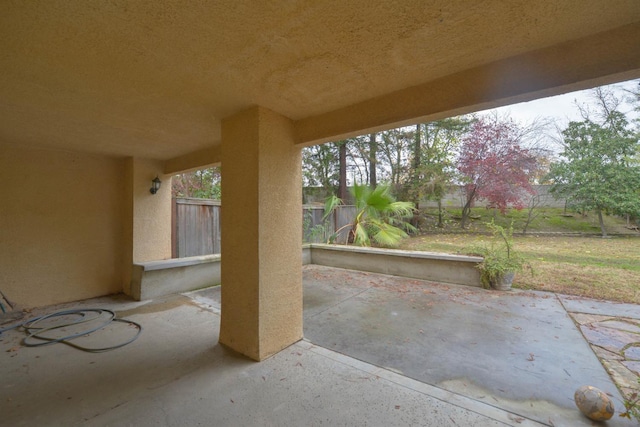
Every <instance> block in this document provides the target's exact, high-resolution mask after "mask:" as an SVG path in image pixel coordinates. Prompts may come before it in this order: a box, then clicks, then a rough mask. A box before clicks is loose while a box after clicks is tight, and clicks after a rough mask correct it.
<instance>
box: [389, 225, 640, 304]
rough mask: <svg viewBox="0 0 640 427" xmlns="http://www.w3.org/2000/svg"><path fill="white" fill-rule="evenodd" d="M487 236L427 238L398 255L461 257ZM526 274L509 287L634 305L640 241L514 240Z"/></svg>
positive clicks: (639, 296) (406, 244) (639, 298)
mask: <svg viewBox="0 0 640 427" xmlns="http://www.w3.org/2000/svg"><path fill="white" fill-rule="evenodd" d="M487 238H488V237H487V236H478V235H472V234H430V235H425V236H420V237H414V238H411V239H406V240H404V241H403V243H402V244H401V247H400V249H408V250H421V251H431V252H445V253H452V254H456V253H464V249H465V247H468V246H469V245H472V244H473V243H474V242H477V241H479V240H482V239H487ZM515 243H516V245H517V248H518V250H520V251H521V252H522V253H523V254H524V255H525V256H526V257H527V259H528V260H529V262H530V264H531V267H532V271H533V275H532V274H531V271H524V272H522V273H519V274H518V275H517V276H516V279H515V280H514V287H515V288H520V289H535V290H540V291H551V292H557V293H562V294H568V295H580V296H585V297H589V298H598V299H606V300H610V301H622V302H628V303H634V304H640V237H631V236H629V237H627V236H625V237H613V238H610V239H602V238H600V237H566V236H534V235H531V236H524V237H521V236H518V237H515Z"/></svg>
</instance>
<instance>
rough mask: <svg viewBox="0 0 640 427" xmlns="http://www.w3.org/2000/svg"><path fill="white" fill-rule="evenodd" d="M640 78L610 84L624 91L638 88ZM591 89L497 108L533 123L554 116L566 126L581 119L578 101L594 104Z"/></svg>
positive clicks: (628, 109) (522, 121)
mask: <svg viewBox="0 0 640 427" xmlns="http://www.w3.org/2000/svg"><path fill="white" fill-rule="evenodd" d="M639 81H640V80H629V81H627V82H623V83H617V84H614V85H610V86H611V87H613V88H614V89H616V92H620V93H622V89H625V88H626V89H637V85H638V82H639ZM589 93H590V90H583V91H578V92H571V93H568V94H564V95H558V96H552V97H549V98H542V99H537V100H535V101H529V102H521V103H519V104H513V105H509V106H506V107H500V108H497V110H498V112H499V114H500V115H502V114H505V115H506V113H509V115H510V116H511V117H512V118H513V119H514V120H515V121H517V122H520V123H531V122H532V121H533V120H534V119H535V118H536V117H553V118H557V119H558V124H559V125H561V127H565V126H566V124H568V123H569V121H571V120H573V121H581V120H582V116H580V111H579V110H578V108H577V107H576V102H578V103H579V104H580V105H584V104H593V100H592V99H591V97H590V95H589ZM631 110H632V109H631V106H630V105H625V106H623V112H625V113H629V114H632V113H630V111H631Z"/></svg>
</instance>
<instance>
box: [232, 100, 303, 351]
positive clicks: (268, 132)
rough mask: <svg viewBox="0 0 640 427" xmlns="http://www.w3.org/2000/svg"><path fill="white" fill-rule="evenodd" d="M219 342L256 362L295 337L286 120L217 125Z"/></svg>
mask: <svg viewBox="0 0 640 427" xmlns="http://www.w3.org/2000/svg"><path fill="white" fill-rule="evenodd" d="M222 174H223V181H222V182H223V183H222V203H223V205H222V215H221V225H222V230H221V238H222V242H221V243H222V265H221V269H222V272H221V273H222V314H221V316H222V319H221V326H220V343H222V344H224V345H226V346H228V347H230V348H232V349H234V350H235V351H238V352H240V353H242V354H244V355H246V356H248V357H250V358H252V359H255V360H263V359H265V358H267V357H269V356H271V355H272V354H274V353H277V352H278V351H280V350H282V349H283V348H285V347H287V346H289V345H291V344H293V343H294V342H296V341H298V340H300V339H301V338H302V210H301V209H302V193H301V192H302V189H301V166H300V148H298V147H296V146H294V135H293V124H292V122H291V121H290V120H289V119H287V118H286V117H283V116H280V115H278V114H276V113H274V112H272V111H269V110H267V109H265V108H261V107H253V108H250V109H248V110H245V111H243V112H241V113H238V114H236V115H235V116H233V117H230V118H228V119H225V120H223V122H222Z"/></svg>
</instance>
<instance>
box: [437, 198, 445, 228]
mask: <svg viewBox="0 0 640 427" xmlns="http://www.w3.org/2000/svg"><path fill="white" fill-rule="evenodd" d="M442 227H444V221H443V220H442V199H438V228H442Z"/></svg>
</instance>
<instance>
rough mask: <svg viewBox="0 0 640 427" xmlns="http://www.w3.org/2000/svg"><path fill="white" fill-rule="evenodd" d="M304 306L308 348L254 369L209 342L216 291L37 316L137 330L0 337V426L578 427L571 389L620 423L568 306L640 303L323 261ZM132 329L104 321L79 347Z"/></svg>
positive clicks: (313, 271)
mask: <svg viewBox="0 0 640 427" xmlns="http://www.w3.org/2000/svg"><path fill="white" fill-rule="evenodd" d="M304 305H305V312H304V313H305V314H304V316H305V340H303V341H301V342H298V343H296V344H294V345H293V346H291V347H289V348H287V349H285V350H284V351H282V352H280V353H279V354H277V355H275V356H274V357H272V358H270V359H268V360H266V361H264V362H262V363H255V362H252V361H250V360H247V359H246V358H244V357H241V356H238V355H236V354H234V353H232V352H230V351H228V350H226V349H225V348H223V347H221V346H220V345H219V344H217V341H218V330H219V307H220V306H219V289H217V288H210V289H205V290H201V291H197V292H193V293H189V294H185V295H175V296H171V297H166V298H158V299H155V300H152V301H145V302H134V301H131V300H129V299H126V298H125V297H122V296H116V297H105V298H99V299H94V300H88V301H82V302H78V303H73V304H66V305H62V306H56V307H47V308H43V309H41V310H36V311H34V313H32V314H33V315H38V314H41V313H49V312H52V311H55V310H60V309H64V308H68V307H73V308H82V307H101V308H107V309H113V310H115V311H117V313H118V315H119V317H122V318H127V319H131V320H134V321H137V322H139V323H140V324H142V325H143V328H144V329H143V332H142V334H141V336H140V338H139V339H138V340H137V341H135V342H134V343H132V344H130V345H128V346H126V347H123V348H121V349H118V350H115V351H111V352H105V353H85V352H82V351H79V350H77V349H74V348H71V347H68V346H65V345H62V344H56V345H52V346H46V347H39V348H25V347H21V346H20V345H19V342H20V340H21V339H22V338H23V336H24V334H23V333H20V332H18V331H10V332H6V333H5V334H3V335H1V336H0V353H2V355H3V356H2V358H1V359H0V378H2V384H1V386H0V390H1V391H0V402H2V411H1V414H0V425H7V426H9V425H10V426H21V425H24V426H31V425H38V426H44V425H65V426H71V425H88V426H128V425H131V426H151V425H154V426H155V425H159V426H192V425H211V426H213V425H215V426H254V425H257V426H263V425H264V426H289V425H290V426H299V425H331V426H333V425H361V426H364V425H368V426H378V425H380V426H395V425H407V426H408V425H412V426H414V425H421V426H456V425H457V426H500V425H511V426H530V425H551V426H563V425H564V426H581V425H585V426H588V425H593V423H592V422H591V421H589V420H588V419H586V418H585V417H583V416H582V415H581V414H580V413H579V412H578V410H577V409H576V408H575V406H574V403H573V392H574V391H575V389H576V388H577V387H578V386H580V385H583V384H591V385H594V386H596V387H599V388H601V389H603V390H605V391H606V392H608V393H610V394H611V395H612V397H613V400H614V403H615V405H616V409H617V411H618V412H619V411H620V409H621V408H622V403H621V397H620V394H619V393H618V391H617V389H616V388H615V385H614V384H613V382H612V381H611V378H610V377H609V376H608V375H607V373H606V371H605V370H604V369H603V367H602V365H601V364H600V362H599V361H598V359H597V357H596V356H595V355H594V353H593V351H592V350H591V348H590V347H589V344H588V343H587V342H586V341H585V339H584V338H583V336H582V334H581V333H580V331H579V330H578V328H577V327H576V325H575V323H574V322H573V320H572V319H571V317H570V316H569V315H568V314H567V309H566V308H567V307H569V306H570V305H573V308H572V309H573V310H578V311H580V312H582V313H588V312H589V311H590V310H591V311H597V313H592V314H593V315H602V316H605V315H612V313H611V312H609V313H605V312H603V311H601V310H609V311H611V310H613V311H616V313H618V312H620V311H621V310H622V312H623V314H624V315H625V317H628V318H640V309H639V308H638V307H636V306H629V305H610V306H609V308H608V309H607V308H606V304H605V305H604V308H603V305H598V306H596V305H594V304H586V305H585V304H584V301H579V300H576V299H567V300H566V301H564V300H563V298H561V297H557V296H555V295H553V294H547V293H536V292H517V291H515V292H491V291H485V290H482V289H476V288H469V287H464V286H450V285H442V284H434V283H429V282H424V281H418V280H412V279H403V278H398V277H391V276H385V275H379V274H368V273H362V272H355V271H350V270H340V269H334V268H327V267H318V266H307V267H305V268H304ZM616 313H613V314H616ZM634 316H638V317H634ZM131 333H132V331H131V328H130V327H127V326H126V325H124V324H114V325H113V326H110V327H109V328H107V330H106V331H104V332H103V333H101V334H99V335H96V336H95V337H93V336H92V337H89V338H87V340H88V343H89V344H90V342H91V340H92V339H94V340H100V341H105V340H112V341H113V342H117V340H118V339H121V338H122V337H126V336H130V335H131ZM596 425H598V424H596ZM606 425H610V426H625V425H630V426H631V425H636V423H635V421H626V420H624V419H621V418H619V417H618V416H617V414H616V415H615V416H614V418H613V419H612V420H610V421H609V422H607V423H606Z"/></svg>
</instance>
